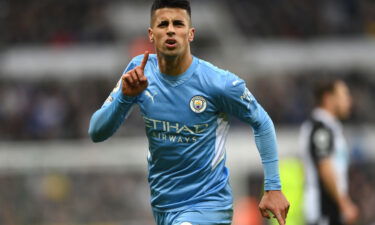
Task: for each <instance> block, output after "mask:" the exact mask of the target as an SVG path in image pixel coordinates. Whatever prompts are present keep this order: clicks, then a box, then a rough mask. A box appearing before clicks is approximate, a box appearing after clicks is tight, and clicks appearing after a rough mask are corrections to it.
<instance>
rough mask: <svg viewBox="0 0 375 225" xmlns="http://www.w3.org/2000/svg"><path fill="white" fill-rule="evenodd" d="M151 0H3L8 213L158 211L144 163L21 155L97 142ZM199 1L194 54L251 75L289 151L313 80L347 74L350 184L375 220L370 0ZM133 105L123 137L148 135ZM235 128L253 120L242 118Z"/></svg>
mask: <svg viewBox="0 0 375 225" xmlns="http://www.w3.org/2000/svg"><path fill="white" fill-rule="evenodd" d="M151 3H152V1H150V0H140V1H130V0H65V1H57V0H38V1H36V0H1V1H0V34H1V35H0V103H1V104H0V154H1V156H3V157H4V159H3V160H6V162H7V163H8V164H4V165H3V166H2V167H1V168H0V224H6V225H21V224H30V225H33V224H46V225H47V224H48V225H49V224H61V225H65V224H66V225H68V224H69V225H71V224H127V225H129V224H130V225H131V224H137V225H143V224H151V223H152V222H150V221H152V217H151V212H150V208H149V204H148V186H147V181H146V174H145V170H144V167H142V166H140V167H139V170H138V169H137V167H136V169H134V170H131V171H122V170H121V166H120V170H119V168H118V165H117V164H116V165H112V164H113V163H112V162H111V161H110V160H109V161H108V162H107V164H106V165H105V167H106V169H105V172H103V171H101V170H100V168H101V165H94V166H93V167H95V168H96V169H95V170H93V171H91V169H90V168H92V167H89V168H85V167H84V166H82V167H79V169H74V168H73V169H72V168H69V166H64V165H65V164H64V163H63V161H64V160H67V159H64V158H61V160H60V161H59V160H56V163H57V164H59V163H61V167H60V166H57V167H58V168H57V169H56V168H50V167H48V166H40V165H38V164H37V163H34V164H32V163H31V164H30V165H31V166H30V167H27V168H26V167H24V166H23V165H22V162H23V160H26V161H27V160H29V159H23V158H22V157H26V156H25V155H26V154H24V152H27V151H29V152H30V151H33V150H30V149H29V148H28V146H30V145H32V146H41V145H40V143H46V142H48V143H50V144H49V145H48V146H49V147H40V148H38V147H36V148H38V151H36V152H38V153H40V151H39V149H42V154H45V155H47V156H46V157H47V158H46V160H47V161H48V155H49V154H60V152H61V154H62V155H63V154H64V149H68V148H73V149H77V150H78V151H79V149H80V146H81V145H82V143H85V146H88V147H87V148H91V147H92V146H93V145H91V144H90V143H88V142H89V140H88V136H87V129H88V123H89V120H90V117H91V115H92V113H93V112H94V111H95V110H96V109H97V108H99V107H100V106H101V104H102V103H103V102H104V100H105V99H106V98H107V96H108V94H109V93H110V92H111V90H112V88H113V87H114V86H115V84H116V82H117V80H118V79H119V78H120V76H121V73H122V71H123V69H124V68H125V66H126V65H127V63H128V62H129V60H130V59H131V57H133V56H135V55H138V54H141V53H143V51H144V50H152V46H150V44H149V43H148V41H147V36H146V35H147V27H148V23H149V7H150V5H151ZM192 7H193V11H192V19H193V25H194V26H196V28H197V31H196V40H195V41H194V42H193V44H192V49H193V54H194V55H195V56H197V57H200V58H203V59H206V60H209V61H211V62H213V63H214V64H216V65H217V66H219V67H222V68H225V69H229V70H231V71H233V72H235V73H236V74H238V75H239V76H240V77H241V78H243V79H244V80H245V81H246V82H247V84H248V87H249V89H250V90H251V91H252V93H253V94H254V95H255V96H256V97H257V99H258V101H259V102H260V103H261V104H262V105H263V106H264V108H265V109H266V110H267V111H268V113H269V114H270V116H271V117H272V119H273V120H274V122H275V124H276V127H277V128H280V130H281V131H280V133H281V134H280V136H281V137H280V138H282V137H283V136H284V134H285V136H287V138H286V139H288V140H292V141H291V142H288V143H294V145H295V146H293V147H292V148H290V149H289V150H288V151H286V152H285V153H283V149H285V148H284V147H283V146H282V145H281V148H280V150H281V153H282V155H284V156H285V157H295V156H297V155H298V146H296V144H295V143H296V142H297V141H298V140H297V139H296V134H297V133H298V128H299V126H300V124H301V123H302V122H303V121H304V120H305V119H307V118H308V117H309V113H310V110H311V109H312V107H313V104H314V103H313V98H312V93H311V91H310V90H311V87H312V85H313V83H314V81H316V80H318V79H320V78H323V77H326V76H338V77H341V78H343V79H344V80H346V81H347V83H348V85H349V87H350V89H351V92H352V95H353V100H354V107H353V113H352V116H351V118H350V119H349V120H348V121H345V125H346V127H347V128H348V131H347V133H348V134H350V137H349V140H350V146H351V148H352V159H353V163H352V165H351V170H350V176H351V177H353V179H350V182H351V183H350V185H351V194H352V196H353V199H354V201H356V203H358V205H359V207H360V209H361V211H360V212H361V213H362V214H361V217H360V218H361V219H360V221H359V223H358V224H361V225H362V224H363V225H372V224H375V217H374V214H373V213H372V211H371V210H372V209H373V208H375V194H374V193H375V179H374V177H375V174H374V171H375V168H374V165H373V164H374V162H375V158H374V157H373V156H374V154H373V153H372V152H373V151H374V149H373V146H374V145H372V144H371V143H373V142H371V141H370V142H369V141H368V140H374V136H373V135H374V127H375V124H374V123H375V114H374V112H375V101H374V99H375V76H374V75H375V2H374V1H372V0H271V1H264V0H252V1H247V0H215V1H214V0H200V1H192ZM137 111H138V110H137V109H136V110H135V112H133V114H132V115H131V116H130V118H129V119H128V121H127V123H126V125H125V126H122V127H121V128H120V130H119V131H118V132H117V133H116V135H115V137H116V138H119V139H121V141H122V142H123V143H126V141H127V140H130V139H132V138H134V137H140V136H144V135H145V134H144V128H143V122H142V119H141V117H140V116H139V113H137ZM233 127H234V128H233V129H238V130H241V129H248V128H247V127H246V126H245V125H244V124H241V123H240V122H238V121H236V120H235V121H233ZM244 137H245V138H248V137H247V136H246V135H244ZM293 138H294V139H293ZM281 142H283V141H282V140H281ZM65 143H69V145H66V144H65ZM72 143H73V144H72ZM252 144H253V143H252ZM249 145H250V143H249ZM53 146H59V147H53ZM70 146H74V147H70ZM93 148H95V147H93ZM96 148H98V147H96ZM99 148H102V149H103V151H105V149H106V148H107V147H106V145H100V147H99ZM134 148H137V146H134ZM32 149H34V150H35V148H32ZM120 150H121V149H119V151H120ZM141 150H142V151H145V149H140V151H141ZM124 151H125V150H124ZM1 152H4V153H1ZM14 152H16V153H17V154H15V153H14ZM51 152H52V153H51ZM101 154H103V153H101ZM249 154H250V153H249ZM32 157H36V158H38V157H39V156H38V155H34V156H32ZM85 157H90V155H87V156H85ZM85 157H84V158H83V159H86V158H85ZM238 157H241V156H238ZM253 157H254V158H256V157H257V155H255V154H254V156H253ZM131 160H132V158H131V157H130V156H129V158H128V159H126V158H124V163H125V164H126V162H128V161H131ZM31 161H32V160H31ZM16 162H19V164H17V163H16ZM144 164H146V160H144ZM112 167H113V168H112ZM61 168H63V169H61ZM111 168H112V169H111ZM250 168H251V167H250ZM254 171H258V172H257V173H255V175H254V174H250V173H249V174H247V175H246V176H245V177H242V178H243V179H246V180H249V181H251V182H248V183H247V182H246V184H248V185H247V187H248V188H249V190H261V188H259V185H261V182H257V181H258V180H259V179H260V178H259V169H254ZM301 179H302V178H301ZM234 186H236V185H234ZM359 189H360V190H359ZM241 194H244V195H245V194H248V195H253V197H254V198H256V199H257V198H258V197H259V195H260V193H257V192H256V191H255V192H254V191H248V190H246V191H243V193H241ZM261 223H263V222H259V223H257V224H261ZM253 224H256V222H254V223H253ZM237 225H248V224H237ZM299 225H301V224H299Z"/></svg>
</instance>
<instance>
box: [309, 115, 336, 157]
mask: <svg viewBox="0 0 375 225" xmlns="http://www.w3.org/2000/svg"><path fill="white" fill-rule="evenodd" d="M309 142H310V154H311V156H312V159H313V160H314V162H315V163H318V162H319V161H320V160H322V159H324V158H328V157H330V156H331V155H332V152H333V144H334V141H333V133H332V130H331V129H330V128H329V127H327V126H325V125H324V124H322V123H317V122H316V123H315V124H314V127H313V130H312V132H311V136H310V141H309Z"/></svg>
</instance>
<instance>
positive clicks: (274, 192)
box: [89, 0, 289, 225]
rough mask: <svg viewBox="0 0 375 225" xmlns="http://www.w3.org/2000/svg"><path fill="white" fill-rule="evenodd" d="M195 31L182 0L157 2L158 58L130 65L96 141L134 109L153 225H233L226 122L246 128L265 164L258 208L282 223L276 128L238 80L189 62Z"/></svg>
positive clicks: (284, 208) (98, 122)
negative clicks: (144, 151)
mask: <svg viewBox="0 0 375 225" xmlns="http://www.w3.org/2000/svg"><path fill="white" fill-rule="evenodd" d="M194 33H195V30H194V28H193V27H192V25H191V10H190V4H189V1H187V0H155V1H154V3H153V5H152V8H151V24H150V28H149V29H148V34H149V39H150V41H151V42H152V43H153V44H154V46H155V50H156V55H149V54H148V53H147V52H146V53H145V54H144V55H140V56H138V57H135V58H133V59H132V60H131V62H130V63H129V65H128V66H127V68H126V69H125V71H124V74H123V75H122V77H121V79H120V80H119V82H118V84H117V86H116V88H115V89H114V90H113V91H112V93H111V94H110V96H109V97H108V99H107V100H106V101H105V103H104V104H103V106H102V107H101V108H100V109H99V110H98V111H96V112H95V113H94V115H93V116H92V118H91V121H90V128H89V134H90V136H91V138H92V140H93V141H95V142H99V141H104V140H105V139H107V138H108V137H110V136H111V135H112V134H113V133H114V132H115V131H116V129H117V128H118V127H119V126H120V125H121V124H122V123H123V122H124V120H125V119H126V116H127V115H128V114H129V112H130V111H131V108H132V107H133V106H134V105H135V104H138V106H139V107H140V110H141V113H142V116H143V118H144V122H145V127H146V134H147V137H148V140H149V154H148V158H147V160H148V164H149V176H148V179H149V184H150V190H151V205H152V209H153V213H154V217H155V220H156V223H157V224H158V225H171V224H172V225H189V224H190V225H191V224H193V225H197V224H200V225H214V224H231V221H232V214H233V212H232V193H231V187H230V185H229V171H228V169H227V168H226V166H225V157H226V156H225V142H226V137H227V133H228V129H229V121H228V116H229V115H232V116H235V117H238V118H239V119H241V120H242V121H244V122H246V123H248V124H249V125H251V127H252V128H253V130H254V134H255V140H256V144H257V147H258V149H259V152H260V156H261V158H262V163H263V168H264V175H265V194H264V196H263V198H262V200H261V203H260V205H259V208H260V211H261V213H262V215H263V216H264V217H268V218H270V217H271V216H272V215H271V213H270V212H272V214H273V215H274V217H276V218H277V220H278V221H279V224H285V220H286V216H287V213H288V208H289V203H288V201H287V200H286V199H285V197H284V195H283V194H282V192H281V184H280V179H279V173H278V155H277V146H276V137H275V129H274V126H273V123H272V121H271V119H270V118H269V116H268V115H267V113H266V112H265V111H264V110H263V108H262V107H261V106H260V105H259V104H258V102H257V101H256V100H255V98H254V96H253V95H252V94H251V93H250V92H249V90H248V89H247V88H246V86H245V82H244V81H243V80H241V79H240V78H239V77H237V76H236V75H234V74H232V73H230V72H228V71H224V70H221V69H219V68H217V67H215V66H213V65H212V64H210V63H208V62H206V61H204V60H201V59H199V58H197V57H194V56H192V54H191V52H190V43H191V42H192V41H193V39H194Z"/></svg>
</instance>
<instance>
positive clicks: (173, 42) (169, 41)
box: [165, 38, 177, 48]
mask: <svg viewBox="0 0 375 225" xmlns="http://www.w3.org/2000/svg"><path fill="white" fill-rule="evenodd" d="M165 44H166V46H167V47H168V48H175V47H176V46H177V41H176V40H175V39H172V38H168V39H167V40H166V41H165Z"/></svg>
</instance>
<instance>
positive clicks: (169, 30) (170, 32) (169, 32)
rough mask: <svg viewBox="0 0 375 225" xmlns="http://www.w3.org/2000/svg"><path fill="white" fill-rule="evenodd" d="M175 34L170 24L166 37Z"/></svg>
mask: <svg viewBox="0 0 375 225" xmlns="http://www.w3.org/2000/svg"><path fill="white" fill-rule="evenodd" d="M175 33H176V32H175V30H174V27H173V24H172V23H170V24H169V26H168V30H167V34H168V36H172V35H174V34H175Z"/></svg>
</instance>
